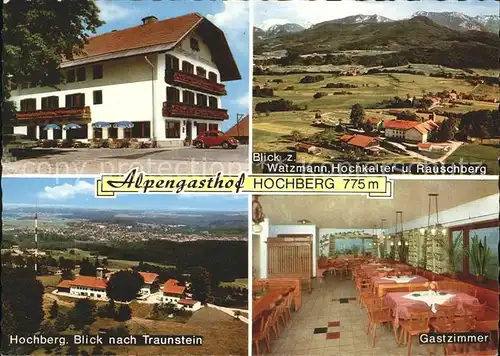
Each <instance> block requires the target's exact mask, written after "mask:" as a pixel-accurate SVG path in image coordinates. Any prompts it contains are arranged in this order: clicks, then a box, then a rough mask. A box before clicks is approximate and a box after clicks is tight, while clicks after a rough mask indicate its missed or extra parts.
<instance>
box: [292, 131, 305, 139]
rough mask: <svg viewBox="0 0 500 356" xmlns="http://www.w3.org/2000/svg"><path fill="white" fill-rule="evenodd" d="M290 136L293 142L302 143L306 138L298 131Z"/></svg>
mask: <svg viewBox="0 0 500 356" xmlns="http://www.w3.org/2000/svg"><path fill="white" fill-rule="evenodd" d="M290 135H291V136H292V140H294V141H296V142H297V141H300V140H302V139H303V138H304V135H303V134H302V132H300V131H298V130H293V131H292V132H291V133H290Z"/></svg>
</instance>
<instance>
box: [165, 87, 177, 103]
mask: <svg viewBox="0 0 500 356" xmlns="http://www.w3.org/2000/svg"><path fill="white" fill-rule="evenodd" d="M179 101H180V99H179V89H177V88H174V87H167V102H169V103H178V102H179Z"/></svg>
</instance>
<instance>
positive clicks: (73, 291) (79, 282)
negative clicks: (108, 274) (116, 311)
mask: <svg viewBox="0 0 500 356" xmlns="http://www.w3.org/2000/svg"><path fill="white" fill-rule="evenodd" d="M57 292H58V293H69V294H70V295H72V296H75V297H86V298H90V299H99V300H107V299H108V297H107V295H106V280H105V279H103V278H102V274H99V273H98V277H92V276H77V277H76V278H75V279H74V280H63V281H61V283H59V284H58V285H57Z"/></svg>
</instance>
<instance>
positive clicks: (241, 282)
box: [220, 278, 248, 289]
mask: <svg viewBox="0 0 500 356" xmlns="http://www.w3.org/2000/svg"><path fill="white" fill-rule="evenodd" d="M220 286H221V287H239V288H245V289H246V288H248V279H246V278H237V279H235V280H234V282H220Z"/></svg>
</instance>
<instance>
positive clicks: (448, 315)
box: [434, 304, 457, 324]
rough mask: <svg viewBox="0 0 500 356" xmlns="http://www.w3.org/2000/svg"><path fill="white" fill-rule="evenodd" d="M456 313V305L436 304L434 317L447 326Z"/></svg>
mask: <svg viewBox="0 0 500 356" xmlns="http://www.w3.org/2000/svg"><path fill="white" fill-rule="evenodd" d="M456 312H457V305H456V304H448V305H447V304H438V305H436V313H435V314H434V316H435V317H436V318H438V319H440V320H442V321H444V322H445V323H447V324H452V323H453V319H454V318H455V314H456Z"/></svg>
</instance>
